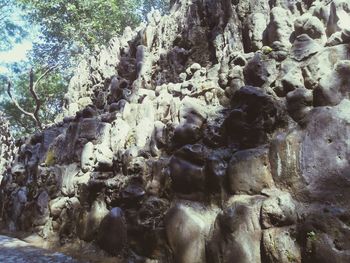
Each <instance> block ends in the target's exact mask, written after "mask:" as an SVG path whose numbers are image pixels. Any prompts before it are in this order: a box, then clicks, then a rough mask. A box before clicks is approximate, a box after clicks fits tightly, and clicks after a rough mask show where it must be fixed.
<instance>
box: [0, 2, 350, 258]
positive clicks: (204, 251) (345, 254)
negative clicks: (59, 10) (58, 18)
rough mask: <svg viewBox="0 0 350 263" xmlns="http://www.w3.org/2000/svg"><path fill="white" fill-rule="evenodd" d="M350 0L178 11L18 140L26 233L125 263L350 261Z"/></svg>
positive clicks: (81, 78)
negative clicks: (60, 114) (58, 117)
mask: <svg viewBox="0 0 350 263" xmlns="http://www.w3.org/2000/svg"><path fill="white" fill-rule="evenodd" d="M349 24H350V2H349V1H346V0H337V1H312V0H304V1H301V0H299V1H283V0H276V1H263V0H260V1H249V0H247V1H244V0H236V1H228V0H216V1H210V0H193V1H190V0H181V1H176V2H175V3H174V5H173V7H172V9H171V12H170V14H169V15H166V16H163V17H161V16H160V15H159V13H157V12H156V11H155V12H153V13H151V14H149V15H148V23H147V24H144V25H141V26H140V27H139V28H138V29H137V30H135V31H132V30H131V29H129V28H127V29H126V30H125V32H124V34H123V36H122V37H120V38H115V39H113V40H112V41H111V42H110V44H109V45H108V46H106V47H102V48H100V50H97V51H96V54H95V55H94V56H92V57H91V58H90V59H89V60H86V61H83V62H81V64H80V66H79V67H78V69H77V73H76V75H75V76H74V77H73V79H72V80H71V83H70V85H69V89H68V93H67V95H66V106H65V117H64V118H63V121H62V122H61V123H58V124H56V125H55V126H52V127H50V128H47V129H46V130H44V131H43V132H42V133H38V134H35V135H33V136H32V137H31V138H28V139H26V140H22V141H20V142H18V146H19V150H18V153H17V155H16V158H15V160H14V162H13V164H12V169H11V171H8V172H7V173H5V175H4V179H3V181H2V186H1V190H2V191H3V193H4V198H3V199H2V205H3V206H4V207H5V210H4V211H5V213H4V215H3V219H4V220H5V222H6V224H7V227H8V228H10V229H12V230H14V231H16V230H23V231H34V232H35V233H38V234H39V235H41V236H42V237H44V238H50V237H52V236H54V235H56V236H58V238H59V240H60V242H61V244H64V243H69V242H74V241H76V240H84V241H86V242H92V243H95V244H97V245H98V246H99V247H100V248H102V249H103V250H105V251H107V252H108V253H110V254H112V255H118V256H119V257H120V258H122V259H123V260H124V261H125V262H182V263H195V262H208V263H209V262H240V263H251V262H257V263H258V262H281V263H285V262H349V261H350V239H349V222H350V212H349V205H348V200H349V197H350V194H349V193H350V192H349V187H350V173H349V171H350V170H349V167H350V165H349V157H350V156H349V155H350V145H349V140H348V136H349V134H350V130H349V127H350V101H349V91H350V89H349V82H348V81H349V80H348V79H349V78H348V76H349V72H350V48H349V41H350V33H349V27H348V26H349Z"/></svg>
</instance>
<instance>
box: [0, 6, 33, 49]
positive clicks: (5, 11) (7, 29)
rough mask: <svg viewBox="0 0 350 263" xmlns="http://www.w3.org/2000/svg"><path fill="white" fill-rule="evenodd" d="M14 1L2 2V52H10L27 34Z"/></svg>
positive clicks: (0, 31) (0, 29) (0, 47)
mask: <svg viewBox="0 0 350 263" xmlns="http://www.w3.org/2000/svg"><path fill="white" fill-rule="evenodd" d="M15 10H16V4H15V1H13V0H0V51H4V50H9V49H10V48H11V47H12V46H13V45H14V44H16V43H19V42H20V41H21V40H22V39H23V38H24V37H25V36H26V35H27V34H28V32H27V30H26V29H25V28H24V25H23V23H21V14H20V13H18V12H15Z"/></svg>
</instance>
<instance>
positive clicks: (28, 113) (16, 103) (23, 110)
mask: <svg viewBox="0 0 350 263" xmlns="http://www.w3.org/2000/svg"><path fill="white" fill-rule="evenodd" d="M11 87H12V83H11V81H10V80H9V81H8V85H7V94H8V95H9V97H10V99H11V100H12V103H13V104H15V106H16V108H17V109H19V110H20V111H21V112H22V113H23V114H25V115H27V116H29V117H31V118H32V119H33V120H34V121H35V123H36V125H37V126H38V127H39V128H40V129H41V123H40V121H39V120H37V119H36V117H35V115H34V114H33V113H31V112H28V111H26V110H25V109H23V108H22V107H21V105H19V103H18V101H17V100H16V99H15V98H14V97H13V96H12V93H11Z"/></svg>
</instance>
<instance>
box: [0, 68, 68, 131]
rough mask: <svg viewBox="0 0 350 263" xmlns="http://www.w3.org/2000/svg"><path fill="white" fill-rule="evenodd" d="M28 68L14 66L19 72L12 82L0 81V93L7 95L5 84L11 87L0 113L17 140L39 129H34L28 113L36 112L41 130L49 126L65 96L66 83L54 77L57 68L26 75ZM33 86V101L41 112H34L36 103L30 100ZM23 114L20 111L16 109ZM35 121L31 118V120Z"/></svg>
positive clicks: (35, 127) (0, 104) (35, 71)
mask: <svg viewBox="0 0 350 263" xmlns="http://www.w3.org/2000/svg"><path fill="white" fill-rule="evenodd" d="M29 67H30V65H28V64H27V63H26V64H24V65H23V64H22V65H20V66H18V65H17V68H16V70H18V68H20V69H21V72H20V73H16V74H15V75H14V76H13V78H11V79H9V78H4V77H3V78H2V83H1V84H2V85H1V87H2V89H1V90H0V92H1V93H2V94H5V93H6V92H7V90H6V89H7V87H8V81H9V80H10V81H11V83H12V89H11V96H12V97H13V99H14V100H15V103H14V100H12V99H11V98H10V97H8V96H7V97H3V98H2V101H1V103H0V111H3V112H5V113H6V115H7V116H10V118H9V121H10V124H11V130H12V132H13V134H14V136H16V137H19V136H22V135H25V134H29V133H33V132H34V131H35V130H36V129H37V128H39V127H40V126H41V125H38V123H37V121H36V119H35V118H33V117H32V116H28V114H26V113H24V111H26V112H28V113H34V112H37V114H38V115H37V116H38V119H39V121H40V124H43V125H44V126H45V125H47V124H49V123H52V122H53V120H54V118H55V116H56V115H57V114H58V112H59V111H60V109H61V107H62V101H63V96H64V93H65V92H66V87H67V85H66V83H67V82H68V80H67V79H64V78H63V77H62V75H61V74H59V73H57V72H56V71H51V70H57V68H52V67H49V68H47V67H46V68H44V67H42V66H35V67H34V69H33V70H32V72H33V73H32V74H30V71H31V70H30V68H29ZM31 85H32V87H33V86H34V85H35V93H36V94H37V99H38V100H40V104H41V108H39V110H37V106H38V101H37V99H35V98H34V97H33V96H32V93H31V91H30V86H31ZM16 103H17V104H18V105H19V106H20V107H21V108H22V109H23V110H24V111H23V110H20V109H19V107H18V105H16ZM34 117H35V116H34Z"/></svg>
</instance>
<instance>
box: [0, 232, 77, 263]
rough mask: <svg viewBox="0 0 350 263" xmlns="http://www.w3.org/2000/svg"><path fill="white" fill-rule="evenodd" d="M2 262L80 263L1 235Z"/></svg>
mask: <svg viewBox="0 0 350 263" xmlns="http://www.w3.org/2000/svg"><path fill="white" fill-rule="evenodd" d="M0 262H6V263H54V262H60V263H78V262H79V261H77V260H75V259H73V258H72V257H69V256H66V255H64V254H62V253H58V252H52V251H49V250H45V249H40V248H36V247H33V246H31V245H30V244H28V243H26V242H24V241H21V240H19V239H17V238H12V237H7V236H3V235H0Z"/></svg>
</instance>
